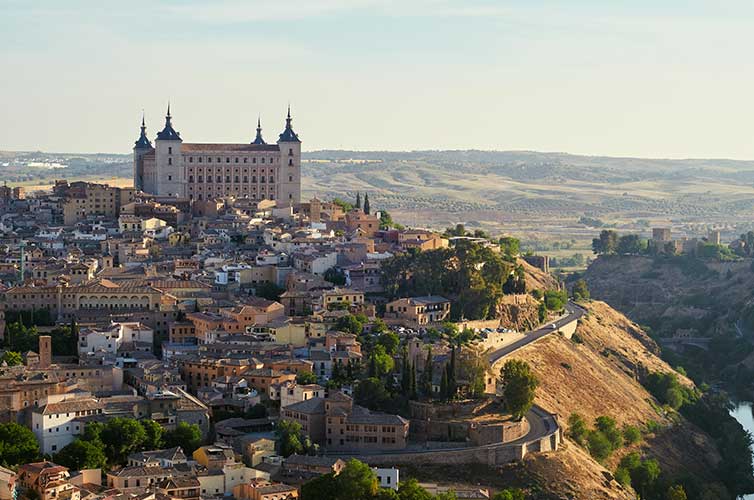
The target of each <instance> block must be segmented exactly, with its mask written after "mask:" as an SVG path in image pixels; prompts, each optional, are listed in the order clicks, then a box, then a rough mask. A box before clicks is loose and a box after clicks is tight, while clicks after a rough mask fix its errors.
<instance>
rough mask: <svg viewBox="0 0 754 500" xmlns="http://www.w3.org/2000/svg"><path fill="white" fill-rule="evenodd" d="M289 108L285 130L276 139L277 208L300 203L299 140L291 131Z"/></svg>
mask: <svg viewBox="0 0 754 500" xmlns="http://www.w3.org/2000/svg"><path fill="white" fill-rule="evenodd" d="M292 121H293V118H291V107H290V105H289V106H288V116H287V117H286V119H285V130H283V133H282V134H280V137H279V138H278V142H277V144H278V147H279V148H280V173H279V177H280V180H279V181H278V182H279V183H278V193H277V200H278V206H280V207H285V206H292V205H295V204H297V203H301V140H300V139H299V138H298V134H296V132H294V131H293V126H292V125H291V122H292Z"/></svg>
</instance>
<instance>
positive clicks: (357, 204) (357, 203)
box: [354, 191, 361, 208]
mask: <svg viewBox="0 0 754 500" xmlns="http://www.w3.org/2000/svg"><path fill="white" fill-rule="evenodd" d="M354 206H355V207H356V208H361V193H359V192H358V191H357V192H356V205H354Z"/></svg>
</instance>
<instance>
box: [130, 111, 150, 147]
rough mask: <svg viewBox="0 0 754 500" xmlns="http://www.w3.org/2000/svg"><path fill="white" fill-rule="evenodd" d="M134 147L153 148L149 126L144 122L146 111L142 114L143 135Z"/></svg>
mask: <svg viewBox="0 0 754 500" xmlns="http://www.w3.org/2000/svg"><path fill="white" fill-rule="evenodd" d="M134 149H152V143H151V142H149V139H148V138H147V126H146V125H145V124H144V113H142V114H141V135H140V136H139V139H138V140H137V141H136V142H135V143H134Z"/></svg>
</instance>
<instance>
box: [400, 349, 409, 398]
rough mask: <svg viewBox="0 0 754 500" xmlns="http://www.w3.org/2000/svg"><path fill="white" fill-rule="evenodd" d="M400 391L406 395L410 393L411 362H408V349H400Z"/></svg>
mask: <svg viewBox="0 0 754 500" xmlns="http://www.w3.org/2000/svg"><path fill="white" fill-rule="evenodd" d="M401 391H402V392H403V394H408V393H409V392H410V391H411V362H410V361H409V360H408V347H407V346H405V345H404V346H403V349H401Z"/></svg>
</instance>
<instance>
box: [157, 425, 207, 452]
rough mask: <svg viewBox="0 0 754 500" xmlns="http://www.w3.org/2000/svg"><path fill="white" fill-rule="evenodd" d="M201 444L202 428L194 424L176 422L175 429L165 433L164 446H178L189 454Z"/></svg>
mask: <svg viewBox="0 0 754 500" xmlns="http://www.w3.org/2000/svg"><path fill="white" fill-rule="evenodd" d="M201 445H202V430H201V429H200V428H199V426H198V425H196V424H189V423H187V422H178V425H176V426H175V429H173V430H170V431H167V432H166V433H165V446H167V447H168V448H172V447H174V446H180V447H181V448H183V451H184V453H186V454H187V455H190V454H192V453H194V450H196V449H197V448H199V446H201Z"/></svg>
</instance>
